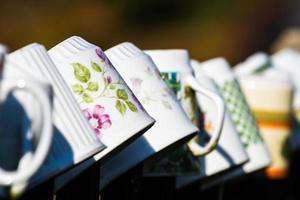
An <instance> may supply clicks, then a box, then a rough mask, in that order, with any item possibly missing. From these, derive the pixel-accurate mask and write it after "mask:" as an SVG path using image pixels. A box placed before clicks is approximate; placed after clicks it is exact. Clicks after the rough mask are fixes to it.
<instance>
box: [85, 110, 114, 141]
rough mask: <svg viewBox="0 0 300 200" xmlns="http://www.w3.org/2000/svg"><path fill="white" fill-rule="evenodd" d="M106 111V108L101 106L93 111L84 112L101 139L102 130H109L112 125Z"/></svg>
mask: <svg viewBox="0 0 300 200" xmlns="http://www.w3.org/2000/svg"><path fill="white" fill-rule="evenodd" d="M104 110H105V109H104V107H103V106H100V105H95V106H94V109H93V110H91V109H90V108H86V109H84V110H83V114H84V115H85V117H86V118H87V119H88V120H89V123H90V124H91V125H92V127H93V129H94V130H95V133H96V135H97V136H98V137H100V134H101V130H102V129H107V128H109V127H110V126H111V124H112V122H111V120H110V117H109V115H108V114H104Z"/></svg>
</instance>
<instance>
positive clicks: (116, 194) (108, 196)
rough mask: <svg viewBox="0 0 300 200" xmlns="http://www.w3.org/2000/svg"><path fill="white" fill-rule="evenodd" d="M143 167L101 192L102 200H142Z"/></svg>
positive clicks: (135, 168)
mask: <svg viewBox="0 0 300 200" xmlns="http://www.w3.org/2000/svg"><path fill="white" fill-rule="evenodd" d="M142 167H143V166H142V165H138V166H136V167H134V168H133V169H131V170H129V171H128V172H126V173H125V174H123V175H121V176H120V177H118V178H117V179H116V180H114V181H113V182H111V183H110V184H109V185H108V186H106V187H105V188H104V189H103V190H102V191H101V200H115V199H122V200H140V199H141V189H142V188H141V179H142V169H143V168H142Z"/></svg>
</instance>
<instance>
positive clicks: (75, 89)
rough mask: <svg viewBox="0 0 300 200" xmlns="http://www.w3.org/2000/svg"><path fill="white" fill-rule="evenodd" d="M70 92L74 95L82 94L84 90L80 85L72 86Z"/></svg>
mask: <svg viewBox="0 0 300 200" xmlns="http://www.w3.org/2000/svg"><path fill="white" fill-rule="evenodd" d="M72 90H73V92H74V93H75V94H82V93H83V91H84V88H83V86H82V85H80V84H74V85H72Z"/></svg>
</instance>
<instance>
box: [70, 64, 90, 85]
mask: <svg viewBox="0 0 300 200" xmlns="http://www.w3.org/2000/svg"><path fill="white" fill-rule="evenodd" d="M72 66H73V69H74V76H75V78H76V79H77V80H78V81H80V82H83V83H86V82H88V81H89V80H90V78H91V73H90V71H89V69H88V68H86V67H85V66H83V65H82V64H80V63H73V64H72Z"/></svg>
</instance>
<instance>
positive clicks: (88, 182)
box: [55, 161, 100, 200]
mask: <svg viewBox="0 0 300 200" xmlns="http://www.w3.org/2000/svg"><path fill="white" fill-rule="evenodd" d="M99 183H100V162H99V161H98V162H96V163H95V164H93V165H92V166H90V167H89V168H88V169H86V170H85V171H84V172H82V173H81V174H79V175H78V176H77V177H76V178H74V179H73V180H72V181H71V182H70V183H68V184H67V185H65V186H64V187H63V188H61V189H60V190H59V191H57V192H56V194H55V196H56V200H74V199H84V200H99V199H100V198H99Z"/></svg>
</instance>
